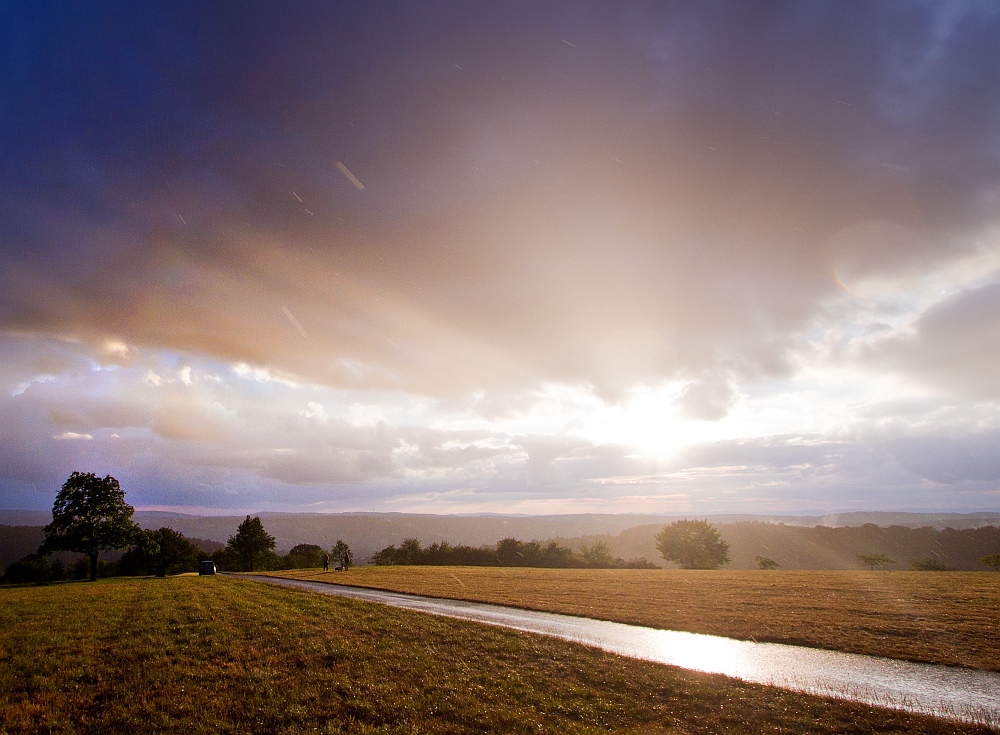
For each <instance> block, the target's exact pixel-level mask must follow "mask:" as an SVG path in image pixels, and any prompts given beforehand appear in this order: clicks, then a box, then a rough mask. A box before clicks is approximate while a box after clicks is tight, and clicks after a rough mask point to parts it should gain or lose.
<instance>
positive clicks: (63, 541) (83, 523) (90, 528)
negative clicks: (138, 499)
mask: <svg viewBox="0 0 1000 735" xmlns="http://www.w3.org/2000/svg"><path fill="white" fill-rule="evenodd" d="M132 512H133V508H132V506H131V505H128V504H127V503H126V502H125V492H124V491H123V490H122V489H121V487H120V486H119V484H118V480H116V479H115V478H113V477H111V475H108V476H107V477H105V478H103V479H102V478H100V477H97V475H95V474H94V473H92V472H86V473H84V472H74V473H73V474H72V475H70V476H69V479H68V480H66V482H65V483H64V484H63V486H62V489H61V490H60V491H59V494H58V495H56V500H55V503H54V504H53V505H52V523H50V524H49V525H47V526H46V527H45V541H44V542H43V543H42V546H41V548H40V549H39V551H41V552H42V553H49V552H51V551H76V552H78V553H80V554H86V555H87V557H88V558H89V560H90V580H91V581H94V580H96V579H97V555H98V554H99V553H100V552H102V551H105V550H107V549H124V548H125V547H126V546H129V545H131V544H132V543H133V541H134V540H135V539H136V537H137V534H138V533H139V532H140V530H139V527H138V526H137V525H136V524H135V523H134V522H133V521H132Z"/></svg>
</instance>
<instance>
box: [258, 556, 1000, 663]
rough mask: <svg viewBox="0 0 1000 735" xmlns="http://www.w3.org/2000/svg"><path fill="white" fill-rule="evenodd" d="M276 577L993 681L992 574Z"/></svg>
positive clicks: (495, 572)
mask: <svg viewBox="0 0 1000 735" xmlns="http://www.w3.org/2000/svg"><path fill="white" fill-rule="evenodd" d="M275 574H278V575H280V576H287V577H292V578H297V579H317V580H321V581H326V582H334V583H337V584H351V585H357V586H362V587H377V588H380V589H387V590H393V591H395V592H410V593H414V594H423V595H431V596H435V597H450V598H456V599H463V600H475V601H480V602H493V603H498V604H502V605H513V606H516V607H523V608H529V609H532V610H544V611H547V612H560V613H567V614H570V615H582V616H586V617H592V618H599V619H601V620H614V621H617V622H622V623H632V624H636V625H646V626H650V627H654V628H663V629H667V630H686V631H690V632H693V633H710V634H713V635H723V636H728V637H731V638H739V639H742V640H758V641H775V642H781V643H794V644H800V645H807V646H815V647H819V648H828V649H832V650H837V651H848V652H851V653H866V654H870V655H874V656H888V657H890V658H901V659H907V660H912V661H926V662H930V663H941V664H951V665H961V666H970V667H974V668H981V669H988V670H992V671H1000V646H997V644H996V636H997V631H998V630H1000V574H997V573H995V572H867V571H849V572H840V571H836V572H834V571H823V572H819V571H808V572H795V571H769V572H758V571H725V570H720V571H681V570H662V569H660V570H645V569H621V570H604V569H523V568H508V569H500V568H495V567H406V566H400V567H354V568H352V569H351V570H350V571H349V572H346V573H343V572H328V573H323V572H319V571H317V570H297V571H289V572H276V573H275Z"/></svg>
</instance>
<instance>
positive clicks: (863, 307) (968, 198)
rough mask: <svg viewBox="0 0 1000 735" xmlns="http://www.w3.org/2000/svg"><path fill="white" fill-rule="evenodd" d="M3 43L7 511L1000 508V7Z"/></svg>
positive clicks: (162, 19)
mask: <svg viewBox="0 0 1000 735" xmlns="http://www.w3.org/2000/svg"><path fill="white" fill-rule="evenodd" d="M0 41H2V42H3V47H4V48H5V49H6V51H5V54H4V55H3V57H2V58H0V76H2V79H3V82H4V90H5V95H4V102H3V104H2V105H0V132H2V133H3V137H4V140H6V141H8V142H9V143H10V144H9V145H8V146H7V147H6V148H5V149H4V151H3V152H2V153H0V175H2V176H3V180H4V181H5V182H7V183H6V188H5V195H4V197H3V198H2V200H0V266H2V267H0V385H2V387H3V391H4V392H3V395H2V396H0V440H2V443H0V456H2V459H3V461H2V463H0V467H2V470H0V507H2V506H8V507H20V506H25V507H27V506H30V507H46V506H47V505H48V504H49V503H50V502H51V501H50V499H49V498H50V496H51V494H52V492H53V488H54V487H57V486H58V484H59V483H60V482H61V481H62V480H63V479H65V476H67V475H68V474H69V472H71V471H72V470H74V469H82V470H94V471H98V472H101V473H104V472H108V473H112V474H115V475H116V477H118V476H119V475H121V476H120V477H119V479H123V478H127V479H128V480H129V482H130V485H129V492H130V494H131V493H135V494H136V495H137V497H136V498H132V499H133V500H134V501H135V502H136V503H137V504H140V505H141V504H146V505H157V506H179V507H182V506H190V507H198V508H206V507H209V508H210V507H227V508H247V509H256V508H265V507H268V508H289V509H291V508H300V507H306V506H308V507H314V508H317V509H322V510H346V509H363V508H370V507H372V506H373V505H375V506H381V508H382V509H393V508H398V509H408V510H414V509H420V508H425V509H428V510H437V511H447V510H505V509H511V510H513V509H520V510H523V511H525V512H532V511H534V510H539V509H545V510H547V511H552V510H560V509H562V510H567V511H570V510H574V509H587V510H591V509H605V510H622V511H625V510H653V511H659V510H665V509H668V508H669V509H670V510H674V509H677V508H678V507H681V508H683V507H689V508H691V509H697V510H701V509H704V508H707V507H712V508H715V509H718V510H725V509H728V508H736V507H739V508H741V509H752V508H754V507H760V508H761V509H767V510H768V511H771V510H795V509H797V508H802V509H805V508H808V509H810V510H813V509H829V510H840V509H847V508H855V507H874V506H879V507H884V508H891V507H924V508H946V509H957V508H961V509H989V508H993V507H994V506H995V503H996V495H995V491H996V490H997V488H998V487H1000V472H998V471H997V469H996V467H994V466H993V465H992V464H990V463H989V462H983V461H979V460H975V459H974V458H975V457H979V456H981V454H982V451H983V449H982V448H983V447H984V446H987V445H989V443H990V442H991V441H993V438H994V437H995V432H996V431H997V430H998V429H1000V427H998V426H997V424H998V423H1000V422H998V418H1000V413H998V411H997V409H998V403H997V402H998V401H1000V383H998V378H997V374H996V370H995V366H996V365H997V364H998V360H1000V341H998V334H1000V331H998V327H1000V324H998V317H997V316H996V315H997V314H998V313H1000V295H998V294H1000V290H998V289H1000V216H998V214H997V213H998V212H1000V138H998V132H997V131H998V130H1000V103H998V102H997V100H1000V88H998V87H1000V82H998V80H1000V56H998V55H997V54H996V47H997V43H998V42H1000V13H998V11H997V10H996V8H995V7H994V6H993V4H992V3H976V2H968V3H962V2H953V3H947V4H941V5H930V6H926V7H924V6H914V5H908V4H899V3H893V2H873V3H865V4H863V5H860V6H845V5H844V4H842V3H834V2H830V3H825V2H814V3H808V4H799V3H792V4H767V5H760V4H747V3H739V2H699V3H670V4H667V5H665V6H663V7H659V6H650V5H648V4H640V3H625V4H613V5H607V4H603V3H593V4H591V3H583V4H574V5H572V6H570V5H551V4H538V3H530V2H524V3H521V2H515V3H503V4H497V5H483V4H476V5H474V6H470V5H468V4H467V3H452V2H430V3H420V4H415V5H412V6H404V7H400V6H394V5H384V6H383V5H380V4H370V3H369V4H364V5H359V6H350V5H340V4H314V5H308V6H301V7H295V6H293V7H285V6H278V5H251V6H247V7H240V8H239V9H238V10H237V9H235V8H231V7H226V6H218V5H213V4H207V5H206V4H204V3H193V2H192V3H188V2H179V3H172V4H171V5H170V6H169V7H168V8H153V9H150V8H147V7H144V6H141V5H135V6H133V5H130V4H126V3H111V4H105V5H101V6H94V7H85V6H73V7H66V6H63V5H58V4H56V5H52V6H48V5H46V4H44V3H43V4H41V5H39V4H37V3H36V4H32V5H30V6H28V5H24V6H12V7H5V8H4V9H2V10H0ZM971 416H975V417H976V419H975V420H974V421H973V420H972V419H971V418H970V417H971ZM935 447H936V448H935ZM750 448H752V449H753V452H752V454H753V455H754V456H753V457H743V455H744V454H745V453H746V452H747V451H749V450H750ZM797 454H802V455H803V456H802V457H799V458H798V459H797V460H796V461H795V462H792V460H791V459H789V458H788V457H789V456H790V455H797ZM741 457H743V458H741ZM963 458H965V459H968V461H970V462H972V463H973V464H974V465H975V467H976V469H968V470H967V471H961V465H962V464H963V462H964V461H965V459H963ZM970 458H971V459H970ZM653 478H655V479H653ZM123 482H124V480H123ZM640 486H641V487H642V488H644V489H643V491H642V492H641V493H635V492H634V490H635V488H636V487H640ZM629 488H631V489H629ZM863 488H867V489H866V490H863ZM130 498H131V495H130ZM824 503H825V504H826V506H824V507H823V508H820V506H823V505H824ZM685 504H686V505H685Z"/></svg>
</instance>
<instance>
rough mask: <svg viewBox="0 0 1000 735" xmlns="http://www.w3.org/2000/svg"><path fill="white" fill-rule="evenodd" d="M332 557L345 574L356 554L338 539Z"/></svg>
mask: <svg viewBox="0 0 1000 735" xmlns="http://www.w3.org/2000/svg"><path fill="white" fill-rule="evenodd" d="M405 543H406V542H404V546H405ZM417 550H418V551H419V550H420V542H419V541H417ZM330 556H332V557H333V563H334V564H336V563H337V562H340V566H341V568H342V569H343V570H344V571H345V572H346V571H347V570H348V569H349V568H350V567H351V565H352V564H354V554H353V553H352V552H351V547H350V546H348V545H347V544H346V543H344V540H343V539H337V543H335V544H334V545H333V548H332V549H331V550H330Z"/></svg>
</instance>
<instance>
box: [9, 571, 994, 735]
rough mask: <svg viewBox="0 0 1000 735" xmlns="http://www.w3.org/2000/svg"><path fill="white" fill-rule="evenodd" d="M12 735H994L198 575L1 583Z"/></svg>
mask: <svg viewBox="0 0 1000 735" xmlns="http://www.w3.org/2000/svg"><path fill="white" fill-rule="evenodd" d="M351 574H353V572H351ZM359 576H360V575H359ZM0 732H2V733H5V734H6V733H11V734H13V733H18V734H20V733H130V734H132V733H152V732H157V733H174V732H176V733H268V734H269V735H270V734H271V733H287V734H291V733H305V732H321V733H341V732H343V733H529V732H530V733H539V732H545V733H550V732H551V733H556V732H557V733H603V732H626V733H636V734H638V733H718V732H730V733H754V735H756V734H757V733H763V732H768V733H859V734H860V733H873V732H874V733H904V732H906V733H942V734H943V733H975V732H979V733H985V732H987V731H986V730H985V729H983V728H976V727H973V726H962V725H958V724H954V723H949V722H944V721H941V720H934V719H932V718H927V717H918V716H908V715H903V714H899V713H895V712H889V711H886V710H880V709H877V708H871V707H866V706H862V705H857V704H850V703H845V702H839V701H834V700H826V699H821V698H818V697H810V696H806V695H801V694H795V693H792V692H785V691H781V690H777V689H769V688H766V687H761V686H755V685H749V684H744V683H741V682H737V681H733V680H729V679H724V678H722V677H713V676H708V675H702V674H695V673H690V672H684V671H680V670H678V669H672V668H669V667H665V666H658V665H656V664H651V663H648V662H643V661H636V660H632V659H626V658H621V657H617V656H613V655H611V654H606V653H603V652H600V651H597V650H594V649H589V648H585V647H582V646H577V645H574V644H571V643H567V642H563V641H558V640H555V639H550V638H545V637H541V636H533V635H526V634H518V633H514V632H511V631H506V630H503V629H500V628H493V627H490V626H482V625H476V624H473V623H465V622H462V621H456V620H451V619H447V618H437V617H433V616H429V615H421V614H419V613H413V612H408V611H405V610H398V609H394V608H390V607H387V606H384V605H374V604H369V603H364V602H359V601H354V600H348V599H341V598H333V597H328V596H323V595H317V594H313V593H309V592H303V591H299V590H285V589H279V588H275V587H272V586H270V585H262V584H258V583H253V582H248V581H243V580H239V579H231V578H225V577H216V578H212V577H201V578H199V577H196V576H194V577H190V576H189V577H175V578H168V579H131V580H130V579H118V580H102V581H99V582H96V583H75V584H63V585H53V586H50V587H31V588H20V589H0Z"/></svg>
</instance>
